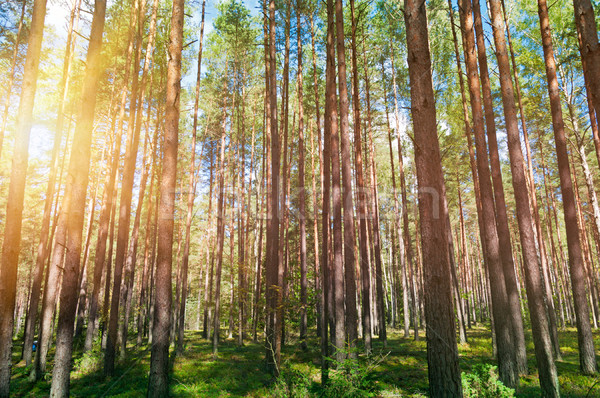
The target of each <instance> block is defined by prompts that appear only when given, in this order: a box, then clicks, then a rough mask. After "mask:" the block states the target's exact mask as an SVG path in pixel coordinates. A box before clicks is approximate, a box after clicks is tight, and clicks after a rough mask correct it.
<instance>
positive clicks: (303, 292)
mask: <svg viewBox="0 0 600 398" xmlns="http://www.w3.org/2000/svg"><path fill="white" fill-rule="evenodd" d="M302 6H303V2H302V1H301V0H297V3H296V30H297V32H296V34H297V35H298V73H297V76H298V77H297V79H298V86H297V90H298V188H299V195H300V197H299V198H298V210H299V215H298V217H299V220H298V223H299V227H300V305H301V309H300V345H301V347H302V349H303V350H306V348H307V346H306V332H307V328H308V325H307V323H308V320H307V307H308V302H307V289H308V279H307V275H306V273H307V265H306V203H305V197H306V195H305V188H304V186H305V178H304V161H305V160H304V104H303V101H304V87H303V86H304V81H303V76H302V73H303V65H302V54H303V53H302V24H301V21H300V17H301V11H302ZM315 238H316V235H315Z"/></svg>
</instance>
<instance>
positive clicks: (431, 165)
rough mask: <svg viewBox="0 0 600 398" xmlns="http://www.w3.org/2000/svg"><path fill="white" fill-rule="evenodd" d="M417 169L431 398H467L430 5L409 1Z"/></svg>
mask: <svg viewBox="0 0 600 398" xmlns="http://www.w3.org/2000/svg"><path fill="white" fill-rule="evenodd" d="M404 18H405V23H406V29H407V31H406V42H407V47H408V68H409V76H410V83H411V85H410V87H411V103H412V105H411V110H412V117H413V123H414V136H415V163H416V165H417V179H418V183H419V210H420V211H419V213H420V220H421V234H422V235H423V238H424V239H423V260H424V261H423V266H424V269H423V271H424V278H425V291H426V293H425V309H426V316H427V328H428V329H427V363H428V372H429V393H430V395H431V396H454V397H460V396H462V387H461V382H460V368H459V366H458V349H457V346H456V335H455V332H454V314H453V309H452V293H451V290H450V286H449V285H448V284H447V283H443V282H442V281H448V280H449V279H450V275H449V273H450V264H449V258H448V252H447V251H445V250H439V248H440V247H446V245H447V241H448V240H447V237H446V236H445V234H446V231H447V229H446V227H445V223H446V219H445V217H440V216H439V213H438V214H436V212H439V210H440V206H441V203H440V202H439V200H440V197H439V195H441V194H442V193H443V184H444V181H443V174H442V165H441V158H440V149H439V142H438V139H437V129H436V111H435V98H434V94H433V82H432V76H431V57H430V54H429V43H428V32H427V16H426V11H425V3H422V2H417V1H414V0H405V1H404Z"/></svg>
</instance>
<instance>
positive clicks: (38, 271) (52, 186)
mask: <svg viewBox="0 0 600 398" xmlns="http://www.w3.org/2000/svg"><path fill="white" fill-rule="evenodd" d="M25 3H26V1H25V0H23V10H25ZM77 7H78V6H77V5H76V6H75V7H73V9H72V10H71V16H70V19H69V28H68V33H67V47H66V49H65V56H64V61H63V72H62V77H61V82H60V97H59V104H58V113H57V122H56V132H55V136H54V146H53V149H52V160H51V162H50V174H49V176H48V187H47V188H46V199H45V201H44V215H43V218H42V227H41V230H40V241H39V244H38V247H37V255H36V261H35V271H34V273H33V284H32V286H31V294H30V296H29V310H28V311H27V320H26V321H25V333H24V338H23V359H24V360H25V364H26V365H27V366H29V365H31V361H32V346H33V339H34V333H35V325H36V323H37V318H38V307H39V302H40V294H41V287H42V278H43V277H44V264H46V260H47V258H48V254H49V251H50V248H51V245H52V241H51V240H49V239H48V237H49V235H50V218H51V213H52V204H53V202H54V196H55V195H54V193H55V191H56V174H57V171H58V169H59V156H58V155H59V153H60V148H61V144H62V137H63V131H64V120H65V114H64V104H65V102H66V95H67V91H68V87H69V74H70V66H71V60H72V55H73V47H74V44H75V40H74V36H73V34H72V33H73V29H74V25H75V16H76V15H78V14H79V13H78V12H76V8H77ZM21 18H22V16H21ZM17 37H18V36H17ZM17 43H18V40H17ZM11 83H12V80H11ZM9 91H10V86H9ZM9 97H10V93H9ZM7 104H8V103H7ZM7 110H8V108H5V111H7ZM4 120H6V118H5V119H4ZM1 151H2V144H1V143H0V152H1ZM57 201H58V198H57Z"/></svg>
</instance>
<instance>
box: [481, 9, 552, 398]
mask: <svg viewBox="0 0 600 398" xmlns="http://www.w3.org/2000/svg"><path fill="white" fill-rule="evenodd" d="M490 12H491V17H492V28H493V34H494V42H495V44H496V57H497V59H498V68H499V72H500V86H501V91H502V103H503V105H504V118H505V121H506V131H507V135H508V150H509V156H510V166H511V172H512V182H513V187H514V192H515V202H516V210H517V222H518V225H519V231H520V238H521V249H522V252H523V266H524V268H525V279H526V286H527V298H528V300H527V303H528V306H529V313H530V316H531V326H532V332H533V339H534V345H535V352H536V360H537V364H538V368H539V371H540V384H541V386H542V390H543V391H544V393H545V394H547V395H548V396H558V394H559V386H558V380H557V374H556V367H555V365H554V359H553V358H552V342H551V337H550V330H549V320H548V312H547V311H548V308H547V307H546V303H545V302H544V285H543V281H542V275H541V274H540V267H539V263H538V257H537V252H536V247H535V235H534V230H533V220H532V215H531V210H530V208H529V198H528V195H527V190H526V189H525V188H526V186H527V185H526V184H527V180H526V177H525V170H524V166H523V165H524V161H523V152H522V151H521V142H520V138H519V127H518V121H517V112H516V107H515V100H514V90H513V83H512V80H511V74H510V64H509V59H508V52H507V48H506V39H505V36H504V33H505V32H504V20H503V16H502V6H501V3H500V0H490Z"/></svg>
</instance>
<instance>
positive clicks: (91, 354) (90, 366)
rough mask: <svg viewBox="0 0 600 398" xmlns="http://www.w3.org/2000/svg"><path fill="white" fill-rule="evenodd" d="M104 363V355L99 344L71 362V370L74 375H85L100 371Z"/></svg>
mask: <svg viewBox="0 0 600 398" xmlns="http://www.w3.org/2000/svg"><path fill="white" fill-rule="evenodd" d="M103 363H104V354H103V352H102V350H101V348H100V344H94V348H93V349H91V350H89V351H86V352H85V353H84V354H83V355H82V356H81V357H79V358H77V359H75V361H74V362H73V370H74V371H75V372H76V373H79V374H82V375H85V374H90V373H94V372H96V371H98V370H100V369H102V365H103Z"/></svg>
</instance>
